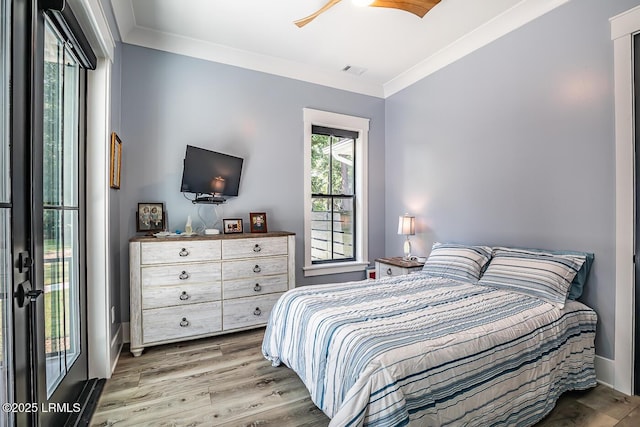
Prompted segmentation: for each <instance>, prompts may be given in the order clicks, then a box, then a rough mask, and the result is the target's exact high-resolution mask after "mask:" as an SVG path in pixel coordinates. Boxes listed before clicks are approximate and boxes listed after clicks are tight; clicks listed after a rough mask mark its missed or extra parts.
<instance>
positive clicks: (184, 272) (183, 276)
mask: <svg viewBox="0 0 640 427" xmlns="http://www.w3.org/2000/svg"><path fill="white" fill-rule="evenodd" d="M189 276H190V275H189V273H187V272H186V271H182V273H180V276H178V277H179V278H180V280H187V279H188V278H189Z"/></svg>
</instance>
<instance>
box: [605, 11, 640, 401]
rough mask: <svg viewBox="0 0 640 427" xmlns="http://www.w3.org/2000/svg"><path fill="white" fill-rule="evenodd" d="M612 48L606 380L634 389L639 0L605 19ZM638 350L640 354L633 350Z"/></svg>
mask: <svg viewBox="0 0 640 427" xmlns="http://www.w3.org/2000/svg"><path fill="white" fill-rule="evenodd" d="M610 24H611V40H613V53H614V95H615V166H616V170H615V173H616V206H615V207H616V215H615V219H616V226H615V229H616V235H615V250H616V255H615V259H616V298H615V303H616V313H615V343H614V357H615V360H614V366H613V384H612V386H613V387H614V388H615V389H616V390H618V391H621V392H623V393H626V394H629V395H631V394H633V393H634V391H637V390H634V384H633V383H634V362H635V359H634V348H635V336H634V328H635V322H636V316H635V266H634V256H635V233H636V230H635V187H634V180H635V178H634V176H635V172H636V170H635V161H634V157H635V155H634V146H635V131H634V105H633V104H634V99H633V98H634V97H633V86H634V82H633V35H634V34H635V33H638V32H639V31H640V6H638V7H635V8H633V9H630V10H628V11H626V12H623V13H621V14H619V15H616V16H614V17H612V18H611V19H610ZM639 356H640V355H639Z"/></svg>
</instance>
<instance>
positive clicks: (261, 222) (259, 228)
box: [249, 212, 267, 233]
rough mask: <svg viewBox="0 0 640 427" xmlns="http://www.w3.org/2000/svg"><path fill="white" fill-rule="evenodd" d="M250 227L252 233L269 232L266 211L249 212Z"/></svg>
mask: <svg viewBox="0 0 640 427" xmlns="http://www.w3.org/2000/svg"><path fill="white" fill-rule="evenodd" d="M249 228H250V229H251V232H252V233H266V232H267V214H266V212H251V213H250V214H249Z"/></svg>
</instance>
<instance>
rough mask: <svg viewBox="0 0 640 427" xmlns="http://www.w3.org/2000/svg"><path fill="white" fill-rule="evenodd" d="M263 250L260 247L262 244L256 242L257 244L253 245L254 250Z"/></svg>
mask: <svg viewBox="0 0 640 427" xmlns="http://www.w3.org/2000/svg"><path fill="white" fill-rule="evenodd" d="M261 250H262V248H261V247H260V245H259V244H257V243H256V245H255V246H254V247H253V252H260V251H261Z"/></svg>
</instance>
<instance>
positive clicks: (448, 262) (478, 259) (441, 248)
mask: <svg viewBox="0 0 640 427" xmlns="http://www.w3.org/2000/svg"><path fill="white" fill-rule="evenodd" d="M490 258H491V248H490V247H488V246H469V245H461V244H456V243H438V242H436V243H434V244H433V247H432V248H431V253H430V254H429V258H427V261H426V262H425V263H424V267H422V271H423V272H424V273H427V274H428V275H430V276H437V277H446V278H449V279H454V280H462V281H464V282H477V281H478V278H479V277H480V273H481V272H482V268H483V267H484V266H485V264H486V263H487V262H488V261H489V259H490Z"/></svg>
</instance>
